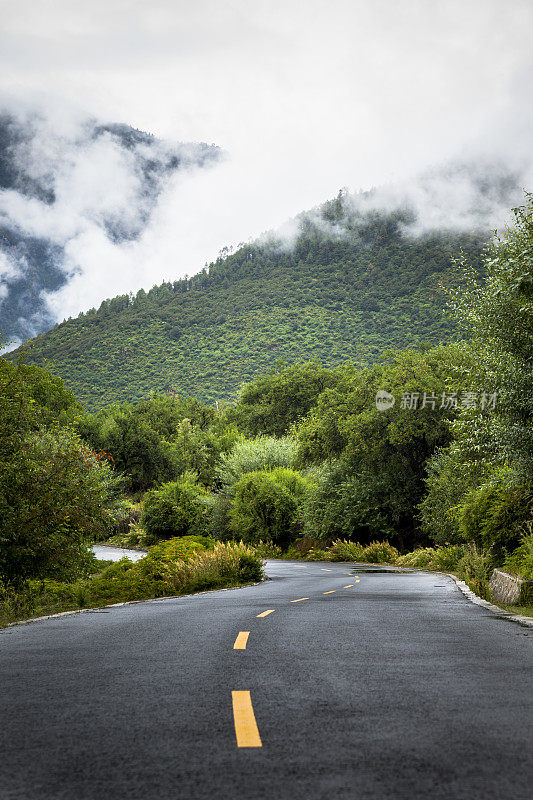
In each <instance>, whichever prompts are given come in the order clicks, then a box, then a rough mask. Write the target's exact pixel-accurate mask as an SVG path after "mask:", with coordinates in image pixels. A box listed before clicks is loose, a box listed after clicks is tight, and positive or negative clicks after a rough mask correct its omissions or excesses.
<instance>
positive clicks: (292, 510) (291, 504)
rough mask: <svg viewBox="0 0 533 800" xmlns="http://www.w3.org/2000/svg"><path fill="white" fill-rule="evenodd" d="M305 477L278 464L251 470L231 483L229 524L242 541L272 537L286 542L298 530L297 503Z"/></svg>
mask: <svg viewBox="0 0 533 800" xmlns="http://www.w3.org/2000/svg"><path fill="white" fill-rule="evenodd" d="M304 490H305V481H304V479H303V478H302V477H301V475H299V474H298V473H297V472H293V471H292V470H289V469H281V468H277V469H274V470H272V471H256V472H250V473H247V474H245V475H243V476H242V478H240V480H239V481H238V482H237V483H236V484H235V486H234V492H233V493H234V501H233V506H232V508H231V510H230V519H231V528H232V530H233V532H234V534H235V535H236V536H239V537H242V539H243V540H244V541H245V542H250V543H254V542H258V541H259V540H261V539H271V540H272V541H273V542H274V543H275V544H278V545H282V546H283V545H284V544H288V543H289V542H290V541H291V539H294V538H295V536H296V535H297V534H298V532H299V528H300V516H299V506H300V503H301V499H302V496H303V494H304Z"/></svg>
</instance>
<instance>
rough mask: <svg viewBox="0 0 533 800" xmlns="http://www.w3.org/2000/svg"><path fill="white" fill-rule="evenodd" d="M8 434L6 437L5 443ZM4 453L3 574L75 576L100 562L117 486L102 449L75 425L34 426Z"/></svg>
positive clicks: (0, 483) (0, 477)
mask: <svg viewBox="0 0 533 800" xmlns="http://www.w3.org/2000/svg"><path fill="white" fill-rule="evenodd" d="M4 443H5V442H0V444H1V445H4ZM4 456H6V458H5V460H2V455H0V578H2V579H3V580H4V581H6V582H10V583H13V584H17V585H20V584H21V583H23V582H24V581H25V580H27V579H32V578H40V579H44V578H55V579H60V580H70V579H72V578H75V577H77V576H78V575H81V574H84V573H85V574H86V573H87V572H88V571H90V569H91V568H92V566H93V565H92V560H91V557H90V555H89V554H88V551H87V543H88V541H91V540H93V541H94V540H95V539H97V538H102V531H104V530H105V529H106V528H107V526H108V524H109V519H110V510H111V509H112V507H113V504H114V502H115V501H114V495H115V493H116V490H117V485H116V479H115V478H114V476H113V472H112V470H111V468H110V467H109V464H108V463H107V460H106V459H105V458H103V457H102V455H101V454H99V453H95V452H93V451H92V450H90V449H89V448H88V447H86V446H85V445H84V444H83V442H81V440H80V439H79V437H78V436H77V435H76V434H75V433H74V432H73V431H72V430H71V429H70V428H63V429H53V430H49V431H37V432H33V433H28V434H27V435H26V436H25V437H24V438H23V440H22V441H20V443H19V445H18V447H17V448H16V450H14V451H13V452H12V453H11V454H9V456H7V454H5V453H4Z"/></svg>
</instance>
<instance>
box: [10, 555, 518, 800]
mask: <svg viewBox="0 0 533 800" xmlns="http://www.w3.org/2000/svg"><path fill="white" fill-rule="evenodd" d="M268 573H269V575H270V576H271V578H272V580H269V581H267V582H265V583H263V584H260V585H257V586H250V587H245V588H242V589H236V590H231V591H217V592H209V593H205V594H199V595H195V596H188V597H182V598H173V599H169V600H162V601H156V602H148V603H140V604H134V605H127V606H122V607H118V608H108V609H105V610H101V611H97V612H88V613H83V614H77V615H73V616H67V617H61V618H58V619H52V620H48V621H45V622H34V623H30V624H28V625H23V626H19V627H13V628H8V629H5V630H3V631H2V632H0V652H1V669H0V680H1V684H0V685H1V687H2V692H1V699H0V708H1V711H0V718H1V720H2V723H1V726H0V753H1V755H2V757H1V759H0V797H1V798H2V800H26V798H28V800H30V799H31V800H107V799H108V798H109V800H126V799H127V800H141V798H142V800H151V798H154V800H171V799H172V800H197V799H198V800H200V799H203V798H210V800H211V798H212V799H213V800H234V799H235V800H237V799H238V800H263V798H265V800H266V799H267V798H268V800H326V799H327V800H337V798H341V799H344V798H350V800H352V799H359V798H363V799H364V800H367V799H372V800H373V799H374V798H376V800H386V799H387V798H394V800H395V799H396V798H406V799H407V798H408V799H409V800H413V798H424V799H426V798H447V799H448V800H449V799H450V798H452V799H455V798H464V800H478V798H479V800H492V799H494V800H507V799H508V800H522V798H523V800H526V798H527V800H530V798H531V796H532V795H533V792H532V776H533V766H532V758H531V742H532V722H533V701H532V694H533V693H532V691H531V689H532V672H531V665H532V650H533V631H532V629H531V628H530V629H528V628H524V627H522V626H520V625H518V624H516V623H513V622H511V621H509V620H508V619H501V618H498V616H496V615H494V614H493V613H491V612H489V611H487V610H486V609H484V608H480V607H479V606H475V605H473V604H471V603H470V602H469V601H468V600H467V599H466V598H465V597H464V596H463V595H462V594H461V592H460V591H459V590H458V589H457V587H456V586H455V584H454V583H453V581H452V580H451V579H449V578H447V577H443V576H441V575H434V574H428V573H417V572H414V573H409V572H404V573H395V572H389V573H383V572H371V571H365V569H364V568H363V567H362V566H361V567H358V568H355V569H354V567H353V566H350V565H343V564H305V565H304V564H298V563H297V562H269V564H268ZM296 601H297V602H296ZM266 612H270V613H266Z"/></svg>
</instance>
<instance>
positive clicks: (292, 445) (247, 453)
mask: <svg viewBox="0 0 533 800" xmlns="http://www.w3.org/2000/svg"><path fill="white" fill-rule="evenodd" d="M297 449H298V445H297V443H296V441H295V440H294V439H292V438H291V437H290V436H284V437H283V438H281V439H276V438H274V437H273V436H258V437H257V438H256V439H241V440H240V441H238V442H237V443H236V444H235V445H234V446H233V448H232V449H231V450H230V452H229V453H223V454H222V456H221V457H220V466H219V467H218V469H217V476H218V479H219V481H220V482H221V483H222V485H223V486H224V487H226V488H229V487H231V486H233V485H234V484H235V483H237V481H238V480H239V479H240V478H241V477H242V475H244V474H246V473H248V472H257V471H258V470H268V469H271V470H272V469H275V468H276V467H285V468H287V469H289V468H291V467H293V466H294V462H295V459H296V453H297Z"/></svg>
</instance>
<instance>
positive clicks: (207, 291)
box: [30, 194, 484, 409]
mask: <svg viewBox="0 0 533 800" xmlns="http://www.w3.org/2000/svg"><path fill="white" fill-rule="evenodd" d="M410 221H411V220H410V217H409V212H407V211H405V210H403V211H402V210H398V211H395V212H392V213H391V212H388V213H384V212H376V211H367V212H365V213H364V214H360V213H357V212H353V213H351V214H347V211H346V205H345V203H344V201H343V195H342V194H340V195H339V197H338V198H337V199H336V200H333V201H331V202H329V203H326V204H324V205H323V206H322V207H321V208H320V209H319V210H318V211H315V212H313V213H310V214H304V215H302V216H301V217H300V218H299V220H298V226H299V227H298V231H299V232H298V235H297V236H295V237H294V238H293V239H292V240H291V241H290V242H283V241H281V240H280V239H278V238H276V237H274V236H272V237H270V238H268V237H267V238H264V239H263V240H260V241H257V242H254V243H251V244H246V245H244V246H241V247H240V248H239V249H238V250H237V251H236V252H235V253H226V254H224V255H221V256H220V257H219V258H218V259H217V261H216V262H215V263H213V264H211V265H209V267H208V268H206V269H204V270H203V271H202V272H201V273H199V274H198V275H196V276H194V277H193V278H190V279H182V280H179V281H175V282H174V283H164V284H162V285H160V286H157V287H154V288H153V289H151V290H150V291H149V292H147V293H146V292H144V291H142V290H141V291H140V292H138V294H137V295H136V296H135V297H132V296H128V295H123V296H119V297H115V298H113V299H112V300H107V301H105V302H104V303H102V305H101V306H100V308H99V309H98V310H91V311H89V312H88V313H86V314H80V315H79V317H78V318H77V319H69V320H68V321H66V322H63V323H62V324H60V325H57V326H56V327H55V328H54V329H52V330H51V331H49V332H48V333H46V334H42V335H40V336H38V337H37V338H36V339H35V340H34V341H33V343H32V348H31V354H30V359H31V360H32V361H34V362H35V363H38V364H43V363H45V362H47V361H49V362H52V363H53V369H54V371H55V372H56V373H57V374H58V375H60V376H61V377H62V378H63V379H64V380H65V383H66V384H67V386H68V387H69V388H70V389H72V391H73V392H74V393H75V395H76V397H77V398H78V399H79V400H80V401H81V402H82V403H83V404H84V406H85V407H87V408H88V409H91V408H97V407H100V406H102V405H105V404H108V403H112V402H116V401H121V400H137V399H139V398H142V397H145V396H147V395H148V394H149V393H150V392H151V391H152V390H156V391H177V392H180V393H185V394H187V395H194V396H196V397H198V398H201V399H202V400H204V401H206V402H208V403H212V402H214V401H215V400H221V399H224V398H226V399H230V398H232V397H234V396H235V394H236V392H237V391H238V389H239V387H240V386H241V385H242V384H243V383H244V382H247V381H249V380H251V379H252V378H253V377H254V376H256V375H258V374H260V373H264V372H265V371H267V370H268V369H269V368H270V367H272V366H273V365H274V364H275V363H276V362H277V361H279V360H280V359H283V360H284V361H286V362H287V363H292V362H294V361H296V360H307V359H318V360H320V362H321V363H322V364H323V365H324V366H329V367H331V366H334V365H336V364H339V363H341V362H345V361H348V360H350V361H353V362H354V363H356V364H362V363H365V362H371V361H373V360H375V359H376V358H377V357H378V355H379V353H380V352H381V351H382V350H383V349H385V348H388V347H392V348H400V347H402V348H403V347H410V346H416V345H418V344H419V343H420V342H425V343H437V342H440V341H447V340H449V339H450V338H451V337H452V336H453V333H454V323H453V322H452V321H451V320H450V319H449V318H448V317H447V316H446V315H445V314H444V313H443V307H444V296H443V293H442V291H441V288H440V284H441V283H443V282H444V283H450V282H453V281H454V266H453V258H454V257H459V256H460V253H461V251H463V252H464V253H465V254H466V256H467V258H468V260H469V261H470V263H472V264H474V265H479V263H480V255H481V251H482V247H483V245H484V240H483V237H482V236H481V235H479V234H478V235H473V234H472V235H464V234H462V235H455V234H451V233H433V234H427V235H425V236H422V237H413V236H410V235H409V234H408V233H407V232H406V230H407V231H408V230H409V229H408V228H406V226H407V225H408V224H409V222H410Z"/></svg>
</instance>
